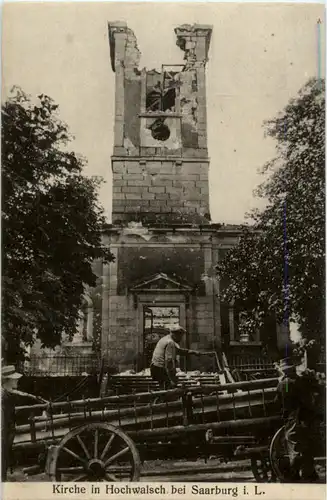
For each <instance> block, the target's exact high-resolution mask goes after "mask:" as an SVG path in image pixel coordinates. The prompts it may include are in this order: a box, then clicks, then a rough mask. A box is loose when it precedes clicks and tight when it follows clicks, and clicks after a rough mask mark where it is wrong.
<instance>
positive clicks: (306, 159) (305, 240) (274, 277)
mask: <svg viewBox="0 0 327 500" xmlns="http://www.w3.org/2000/svg"><path fill="white" fill-rule="evenodd" d="M324 92H325V84H324V81H322V80H318V81H317V80H311V81H309V82H308V83H307V84H306V85H305V86H304V87H303V88H302V89H301V91H300V92H299V95H298V96H297V97H296V98H295V99H292V100H291V101H290V102H289V104H288V105H287V106H286V108H285V109H284V111H283V112H282V113H280V114H279V115H278V116H277V117H276V118H275V119H273V120H270V121H268V122H266V123H265V128H266V133H267V135H268V136H270V137H272V138H274V139H275V140H276V156H275V158H274V159H272V160H271V161H269V162H267V163H266V165H265V166H264V168H263V170H262V174H263V175H265V180H264V182H263V183H262V184H261V185H260V186H259V188H258V189H257V191H256V194H257V196H259V197H261V198H263V199H265V201H266V206H265V208H264V209H262V210H255V211H253V212H252V213H251V214H250V216H251V218H252V224H251V226H247V227H244V230H243V232H242V235H241V237H240V240H239V243H238V245H236V246H235V247H234V248H233V249H231V250H230V251H229V252H228V254H227V255H226V258H225V259H224V260H223V261H222V262H221V263H220V264H219V265H218V267H217V272H218V276H219V277H220V278H221V279H224V280H225V281H226V280H227V281H228V283H229V284H228V286H227V287H226V289H225V290H224V291H223V299H224V300H226V301H231V300H232V299H233V300H235V301H237V302H238V304H241V308H242V309H243V310H244V311H247V313H248V314H250V316H251V318H252V322H253V325H254V326H255V325H257V326H258V325H259V326H262V324H263V321H264V318H265V317H267V315H275V317H276V318H277V321H279V322H280V323H282V322H284V323H286V322H289V321H295V322H297V323H298V324H299V326H300V330H301V333H302V335H303V337H304V338H308V339H311V338H312V339H320V345H323V344H324V340H323V339H324V331H325V314H324V310H325V283H324V281H325V273H324V269H325V95H324Z"/></svg>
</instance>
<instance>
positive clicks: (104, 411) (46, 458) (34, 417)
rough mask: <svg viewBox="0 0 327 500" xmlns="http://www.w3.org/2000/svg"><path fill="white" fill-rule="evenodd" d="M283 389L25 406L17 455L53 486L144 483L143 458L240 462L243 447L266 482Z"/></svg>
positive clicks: (216, 389) (247, 386)
mask: <svg viewBox="0 0 327 500" xmlns="http://www.w3.org/2000/svg"><path fill="white" fill-rule="evenodd" d="M276 386H277V379H276V378H271V379H264V380H255V381H247V382H239V383H226V384H220V383H216V384H206V385H201V386H194V385H191V386H189V387H183V388H177V389H173V390H167V391H154V392H144V393H138V394H128V395H120V396H107V397H102V398H95V399H90V400H79V401H66V402H64V403H63V402H61V403H52V404H48V405H34V406H25V407H20V408H18V409H17V413H18V414H19V416H20V420H21V418H22V417H23V416H25V417H26V419H27V423H26V424H24V425H19V426H17V428H16V437H15V441H14V450H15V452H16V453H17V454H20V455H21V456H22V455H23V456H24V457H27V456H28V454H29V453H32V455H33V456H34V457H39V461H40V464H39V465H40V467H41V468H44V469H45V471H46V472H47V474H48V477H49V479H50V480H52V481H137V480H138V479H139V477H140V473H141V463H142V461H143V460H152V459H158V458H161V459H169V458H174V459H188V460H189V459H198V458H200V457H210V456H215V457H222V458H224V459H225V460H235V458H234V455H235V452H236V451H237V450H240V446H241V447H244V448H248V453H247V455H246V456H247V457H252V469H253V472H254V473H255V474H256V475H257V476H258V475H260V474H261V476H262V475H263V477H264V474H263V473H262V470H263V471H264V467H265V463H266V462H265V460H266V456H267V454H268V452H269V443H270V439H271V437H272V436H273V435H274V433H275V432H276V430H277V429H278V427H279V426H280V425H281V422H280V417H279V415H278V412H276V408H275V404H274V399H275V393H276ZM40 413H41V415H40ZM34 464H35V461H34ZM34 468H35V467H34ZM263 480H264V479H263Z"/></svg>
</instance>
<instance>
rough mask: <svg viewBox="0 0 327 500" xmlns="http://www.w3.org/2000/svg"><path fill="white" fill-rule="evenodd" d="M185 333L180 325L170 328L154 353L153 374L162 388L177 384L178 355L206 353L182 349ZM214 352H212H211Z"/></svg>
mask: <svg viewBox="0 0 327 500" xmlns="http://www.w3.org/2000/svg"><path fill="white" fill-rule="evenodd" d="M184 334H185V329H184V328H182V327H181V326H179V325H176V326H175V325H174V326H171V327H170V328H169V334H168V335H165V337H162V338H161V339H160V340H159V341H158V343H157V345H156V347H155V349H154V351H153V355H152V361H151V366H150V370H151V376H152V378H153V380H155V381H156V382H159V384H160V387H161V388H162V389H172V388H174V387H176V386H177V382H178V378H177V376H176V365H177V356H188V355H190V354H194V355H195V356H200V355H206V354H209V353H202V352H199V351H192V350H189V349H182V348H181V347H180V346H179V344H180V342H181V340H182V338H183V335H184ZM210 354H212V353H210Z"/></svg>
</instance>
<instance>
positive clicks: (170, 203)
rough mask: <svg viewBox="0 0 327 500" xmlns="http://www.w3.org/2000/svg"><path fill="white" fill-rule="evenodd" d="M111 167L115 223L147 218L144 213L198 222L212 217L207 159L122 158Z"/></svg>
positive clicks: (151, 215) (148, 215)
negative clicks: (138, 159) (141, 159)
mask: <svg viewBox="0 0 327 500" xmlns="http://www.w3.org/2000/svg"><path fill="white" fill-rule="evenodd" d="M112 170H113V215H112V218H113V223H114V224H115V223H119V222H129V221H130V220H137V218H139V219H141V218H142V220H143V221H144V217H143V216H144V214H147V217H148V218H149V219H151V218H154V216H158V215H159V219H160V216H163V214H164V218H165V220H170V221H173V220H178V218H179V219H180V220H182V221H185V222H188V221H190V222H193V221H195V222H198V223H205V222H206V221H208V219H209V218H210V215H209V189H208V162H207V161H202V162H194V161H180V162H176V161H169V160H155V159H153V160H149V161H143V162H140V161H131V160H127V159H125V160H124V159H121V160H113V161H112ZM132 214H133V215H132ZM168 214H169V215H168Z"/></svg>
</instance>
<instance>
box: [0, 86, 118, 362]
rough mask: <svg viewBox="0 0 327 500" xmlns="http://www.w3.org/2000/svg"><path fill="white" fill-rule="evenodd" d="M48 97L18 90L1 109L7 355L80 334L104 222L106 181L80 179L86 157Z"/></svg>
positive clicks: (103, 255) (105, 254) (100, 255)
mask: <svg viewBox="0 0 327 500" xmlns="http://www.w3.org/2000/svg"><path fill="white" fill-rule="evenodd" d="M71 139H72V138H71V136H70V134H69V132H68V128H67V126H66V124H64V123H63V122H62V121H61V120H60V119H59V117H58V106H57V105H56V104H55V103H54V102H53V101H52V99H51V98H50V97H48V96H46V95H40V96H38V98H37V100H36V102H35V103H34V102H32V99H31V98H30V97H29V96H27V95H26V94H24V92H22V91H21V89H19V88H14V89H13V92H12V95H11V97H10V98H9V99H8V100H7V101H6V102H5V103H4V104H3V106H2V269H3V281H2V335H3V337H4V340H5V342H6V344H7V347H8V353H7V354H8V357H9V358H11V360H13V359H17V356H18V354H19V351H20V346H21V343H24V344H25V345H26V344H27V345H28V344H32V343H33V339H34V338H35V334H36V335H37V336H38V338H39V339H40V340H41V342H42V344H43V345H44V346H47V347H54V346H55V345H57V344H59V343H60V340H61V335H62V333H63V331H65V333H66V334H67V335H68V336H70V337H71V336H72V335H73V333H74V332H75V330H76V322H77V319H78V311H79V308H80V305H81V301H82V297H83V293H84V285H88V286H90V287H92V286H94V285H95V283H96V276H95V275H94V273H93V271H92V267H91V265H92V262H93V261H94V260H96V259H103V260H104V261H110V260H111V259H112V255H111V254H110V252H109V250H108V249H104V248H102V247H101V230H102V226H103V224H104V222H105V220H104V215H103V211H102V209H101V207H100V206H99V204H98V201H97V195H98V187H99V183H100V180H98V179H95V178H87V177H85V176H84V175H83V174H82V171H83V168H84V165H85V160H84V159H82V158H79V157H78V156H77V155H76V154H75V153H74V152H73V151H71V150H70V149H69V143H70V141H71Z"/></svg>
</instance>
